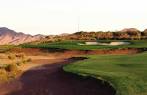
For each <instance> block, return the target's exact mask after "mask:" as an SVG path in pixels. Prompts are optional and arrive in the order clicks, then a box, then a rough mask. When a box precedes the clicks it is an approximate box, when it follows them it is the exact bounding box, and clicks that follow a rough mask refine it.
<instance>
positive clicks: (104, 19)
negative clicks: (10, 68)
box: [0, 0, 147, 35]
mask: <svg viewBox="0 0 147 95" xmlns="http://www.w3.org/2000/svg"><path fill="white" fill-rule="evenodd" d="M0 1H1V3H0V12H1V15H0V27H8V28H10V29H12V30H15V31H17V32H24V33H26V34H33V35H34V34H47V35H49V34H62V33H73V32H77V31H78V24H79V28H80V29H79V30H83V31H100V30H103V31H108V30H121V29H123V28H137V29H139V30H144V29H146V28H147V25H146V22H147V19H146V17H147V11H146V9H147V6H146V3H147V1H145V0H23V1H22V0H11V1H10V0H0Z"/></svg>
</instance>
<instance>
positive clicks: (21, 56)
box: [15, 53, 25, 59]
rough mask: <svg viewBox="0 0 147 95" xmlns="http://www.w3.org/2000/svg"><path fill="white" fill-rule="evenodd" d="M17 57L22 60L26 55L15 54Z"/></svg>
mask: <svg viewBox="0 0 147 95" xmlns="http://www.w3.org/2000/svg"><path fill="white" fill-rule="evenodd" d="M15 56H16V57H17V58H22V59H24V58H25V54H24V53H20V54H15Z"/></svg>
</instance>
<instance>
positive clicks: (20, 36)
mask: <svg viewBox="0 0 147 95" xmlns="http://www.w3.org/2000/svg"><path fill="white" fill-rule="evenodd" d="M42 38H44V36H43V35H40V34H38V35H35V36H32V35H29V34H24V33H22V32H19V33H18V32H15V31H14V30H11V29H8V28H6V27H0V45H8V44H9V45H18V44H22V43H27V42H32V41H37V40H40V39H42Z"/></svg>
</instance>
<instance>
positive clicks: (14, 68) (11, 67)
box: [6, 64, 18, 72]
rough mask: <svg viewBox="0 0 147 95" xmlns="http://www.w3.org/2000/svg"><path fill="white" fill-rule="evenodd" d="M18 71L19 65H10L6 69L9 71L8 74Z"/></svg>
mask: <svg viewBox="0 0 147 95" xmlns="http://www.w3.org/2000/svg"><path fill="white" fill-rule="evenodd" d="M17 70H18V68H17V65H16V64H9V65H8V66H7V67H6V71H8V72H15V71H17Z"/></svg>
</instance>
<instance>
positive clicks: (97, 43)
mask: <svg viewBox="0 0 147 95" xmlns="http://www.w3.org/2000/svg"><path fill="white" fill-rule="evenodd" d="M129 44H130V43H129V42H110V43H102V42H85V44H80V43H79V44H78V45H105V46H107V45H108V46H118V45H129Z"/></svg>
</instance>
